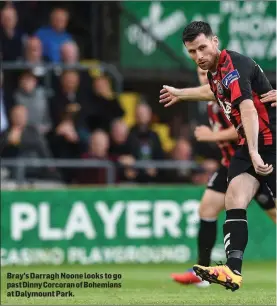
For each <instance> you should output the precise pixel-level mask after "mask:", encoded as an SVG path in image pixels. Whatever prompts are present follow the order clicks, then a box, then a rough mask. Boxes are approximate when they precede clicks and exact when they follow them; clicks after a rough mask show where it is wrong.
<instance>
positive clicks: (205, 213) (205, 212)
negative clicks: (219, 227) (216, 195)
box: [199, 205, 218, 219]
mask: <svg viewBox="0 0 277 306" xmlns="http://www.w3.org/2000/svg"><path fill="white" fill-rule="evenodd" d="M217 215H218V212H217V211H216V209H213V207H212V205H209V206H207V205H200V207H199V216H200V218H201V219H216V218H217Z"/></svg>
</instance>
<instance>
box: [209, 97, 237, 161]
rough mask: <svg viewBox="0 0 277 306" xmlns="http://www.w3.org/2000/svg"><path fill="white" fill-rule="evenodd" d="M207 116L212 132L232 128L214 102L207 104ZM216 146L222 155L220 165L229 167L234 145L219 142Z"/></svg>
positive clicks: (234, 148) (228, 142) (233, 143)
mask: <svg viewBox="0 0 277 306" xmlns="http://www.w3.org/2000/svg"><path fill="white" fill-rule="evenodd" d="M208 116H209V122H210V125H211V127H212V130H213V131H214V132H217V131H222V130H225V129H227V128H229V127H230V126H232V123H231V122H230V121H229V120H228V119H227V118H226V116H225V114H224V111H223V109H222V108H221V107H219V106H218V104H217V103H216V102H212V101H211V102H209V103H208ZM217 145H218V147H219V149H220V151H221V154H222V160H221V164H222V165H223V166H225V167H229V165H230V161H231V157H232V156H233V155H234V154H235V150H236V143H235V142H232V141H219V142H217Z"/></svg>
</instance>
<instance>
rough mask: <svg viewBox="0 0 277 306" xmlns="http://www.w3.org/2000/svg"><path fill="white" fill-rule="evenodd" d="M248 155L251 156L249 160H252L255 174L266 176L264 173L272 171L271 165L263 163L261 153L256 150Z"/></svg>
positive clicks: (267, 173)
mask: <svg viewBox="0 0 277 306" xmlns="http://www.w3.org/2000/svg"><path fill="white" fill-rule="evenodd" d="M250 156H251V160H252V163H253V166H254V169H255V171H256V173H257V174H259V175H262V176H266V175H269V174H270V173H271V172H272V171H273V166H272V165H268V164H265V163H264V161H263V160H262V158H261V155H260V154H259V153H258V152H256V153H252V154H250Z"/></svg>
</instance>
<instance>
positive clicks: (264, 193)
mask: <svg viewBox="0 0 277 306" xmlns="http://www.w3.org/2000/svg"><path fill="white" fill-rule="evenodd" d="M255 200H256V202H257V203H258V205H259V206H260V207H261V209H263V210H264V212H265V213H266V214H267V215H268V216H269V218H270V219H272V221H273V222H274V223H275V224H276V203H275V201H274V199H273V197H272V195H271V194H270V192H269V190H268V188H267V187H266V185H265V184H261V186H260V188H259V190H258V192H257V194H256V195H255Z"/></svg>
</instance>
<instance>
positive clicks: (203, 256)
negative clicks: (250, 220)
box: [171, 67, 276, 287]
mask: <svg viewBox="0 0 277 306" xmlns="http://www.w3.org/2000/svg"><path fill="white" fill-rule="evenodd" d="M197 74H198V79H199V82H200V84H201V85H204V84H207V83H208V79H207V71H205V70H202V69H201V68H200V67H198V69H197ZM271 94H272V93H271V92H269V93H268V94H267V95H266V99H267V100H268V101H274V99H273V98H272V97H271ZM207 109H208V117H209V122H210V125H211V128H212V129H210V128H209V127H208V126H199V127H197V128H196V130H195V137H196V139H197V140H198V141H201V142H216V143H217V144H218V146H219V148H220V150H221V154H222V160H221V166H220V168H219V169H218V171H216V172H215V173H214V174H213V175H212V176H211V178H210V181H209V182H208V185H207V189H206V191H205V193H204V195H203V198H202V200H201V205H200V209H199V215H200V226H199V231H198V237H197V245H198V262H197V263H198V264H199V265H202V266H209V265H210V262H211V253H212V249H213V247H214V245H215V242H216V234H217V217H218V215H219V213H220V212H221V211H223V210H224V197H225V193H226V190H227V172H228V167H229V164H230V159H231V157H232V156H233V155H234V153H235V148H236V142H235V141H236V140H237V138H238V134H237V132H236V130H235V128H234V127H233V126H232V124H231V122H230V121H229V120H228V119H227V118H226V116H225V114H224V112H223V110H222V109H221V108H220V107H219V106H218V104H217V102H216V101H210V102H208V105H207ZM255 199H256V201H257V203H258V204H259V205H260V207H261V208H262V209H264V210H265V212H266V213H267V214H268V215H269V217H270V218H271V219H272V220H273V221H274V222H275V223H276V208H275V202H274V200H273V198H272V197H271V195H270V194H269V191H268V190H267V188H265V186H264V188H260V189H259V191H258V192H257V194H256V196H255ZM171 277H172V278H173V280H175V281H176V282H179V283H181V284H185V285H189V284H195V285H196V286H199V287H206V286H208V285H209V283H208V282H206V281H201V279H200V278H199V277H197V276H196V275H195V272H194V271H193V269H189V270H188V271H187V272H185V273H173V274H172V275H171Z"/></svg>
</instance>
